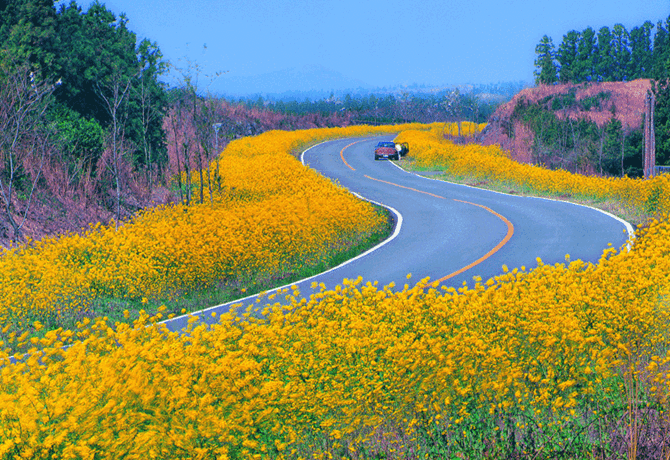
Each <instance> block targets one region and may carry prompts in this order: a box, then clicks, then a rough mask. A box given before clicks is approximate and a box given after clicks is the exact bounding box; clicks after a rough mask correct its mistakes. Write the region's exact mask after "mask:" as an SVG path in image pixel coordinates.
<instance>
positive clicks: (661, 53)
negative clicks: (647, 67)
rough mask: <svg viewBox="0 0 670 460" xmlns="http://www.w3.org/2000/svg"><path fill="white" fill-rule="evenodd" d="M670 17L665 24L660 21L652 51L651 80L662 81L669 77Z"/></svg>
mask: <svg viewBox="0 0 670 460" xmlns="http://www.w3.org/2000/svg"><path fill="white" fill-rule="evenodd" d="M669 29H670V16H669V17H668V18H667V19H666V20H665V23H663V22H662V21H658V23H657V24H656V35H654V46H653V50H652V64H651V75H650V76H651V78H653V79H656V80H661V79H664V78H667V77H668V74H667V67H666V64H667V62H668V61H669V60H670V33H669V32H668V30H669Z"/></svg>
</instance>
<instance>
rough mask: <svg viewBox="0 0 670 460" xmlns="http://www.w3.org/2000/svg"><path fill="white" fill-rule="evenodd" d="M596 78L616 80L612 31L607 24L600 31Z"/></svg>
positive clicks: (599, 79)
mask: <svg viewBox="0 0 670 460" xmlns="http://www.w3.org/2000/svg"><path fill="white" fill-rule="evenodd" d="M597 47H598V49H597V53H596V57H597V62H596V66H595V67H596V80H597V81H613V80H614V58H613V56H612V32H611V31H610V28H609V27H607V26H605V27H602V28H601V29H600V30H599V31H598V45H597Z"/></svg>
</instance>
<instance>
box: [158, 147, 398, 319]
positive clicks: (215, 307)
mask: <svg viewBox="0 0 670 460" xmlns="http://www.w3.org/2000/svg"><path fill="white" fill-rule="evenodd" d="M334 140H340V139H330V140H326V141H323V142H320V143H318V144H315V145H313V146H312V147H310V148H308V149H307V150H305V151H303V152H302V153H301V154H300V161H301V162H302V164H303V165H304V166H307V165H305V163H304V155H305V153H306V152H307V151H308V150H310V149H311V148H313V147H316V146H318V145H321V144H325V143H327V142H332V141H334ZM349 193H352V194H353V195H355V196H356V197H358V198H359V199H361V200H364V201H367V202H369V203H372V204H376V205H377V206H382V207H384V208H386V209H388V210H389V211H391V212H392V213H393V214H395V217H396V224H395V230H394V231H393V234H392V235H391V236H390V237H388V238H386V239H385V240H384V241H382V242H381V243H379V244H377V245H376V246H374V247H372V248H370V249H368V250H367V251H365V252H364V253H362V254H359V255H357V256H356V257H354V258H353V259H349V260H347V261H345V262H342V263H341V264H340V265H338V266H336V267H333V268H330V269H328V270H326V271H325V272H321V273H317V274H316V275H312V276H310V277H308V278H303V279H301V280H298V281H294V282H292V283H289V284H285V285H283V286H279V287H276V288H272V289H270V290H268V291H265V292H264V294H263V296H267V295H270V294H272V293H275V292H278V291H281V290H282V289H286V288H289V287H291V286H293V285H294V284H299V283H304V282H307V281H309V280H311V279H313V278H316V277H318V276H321V275H325V274H326V273H330V272H332V271H335V270H338V269H340V268H342V267H344V266H345V265H348V264H350V263H352V262H354V261H356V260H358V259H361V258H363V257H365V256H367V255H368V254H370V253H372V252H374V251H376V250H377V249H379V248H381V247H382V246H385V245H387V244H388V243H390V242H391V241H393V240H394V239H395V238H396V237H397V236H398V235H399V234H400V229H401V227H402V222H403V218H402V214H400V212H398V210H396V209H395V208H392V207H391V206H387V205H385V204H382V203H378V202H376V201H373V200H369V199H367V198H365V197H364V196H361V195H359V194H358V193H356V192H352V191H351V190H350V191H349ZM259 295H260V294H252V295H248V296H246V297H243V298H241V299H237V300H231V301H230V302H225V303H222V304H220V305H214V306H213V307H207V308H205V309H204V310H198V311H194V312H191V313H186V314H184V315H180V316H176V317H174V318H169V319H166V320H164V321H160V322H158V323H156V324H167V323H169V322H172V321H176V320H178V319H181V318H189V317H192V316H200V315H206V314H207V312H209V311H212V310H215V309H218V308H221V307H225V306H226V305H230V306H233V305H236V304H243V303H244V302H245V301H247V300H249V299H253V298H254V297H259Z"/></svg>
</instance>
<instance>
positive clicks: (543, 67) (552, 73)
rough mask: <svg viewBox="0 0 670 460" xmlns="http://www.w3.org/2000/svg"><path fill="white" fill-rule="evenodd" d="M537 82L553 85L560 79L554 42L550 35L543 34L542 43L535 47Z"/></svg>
mask: <svg viewBox="0 0 670 460" xmlns="http://www.w3.org/2000/svg"><path fill="white" fill-rule="evenodd" d="M535 54H537V58H536V59H535V67H536V70H535V72H534V74H535V83H536V84H542V85H551V84H553V83H556V82H557V81H558V77H557V72H558V71H557V69H556V64H555V63H554V60H555V54H556V53H555V47H554V42H553V41H552V40H551V38H549V37H548V36H546V35H545V36H543V37H542V40H540V43H539V44H538V45H537V46H536V47H535Z"/></svg>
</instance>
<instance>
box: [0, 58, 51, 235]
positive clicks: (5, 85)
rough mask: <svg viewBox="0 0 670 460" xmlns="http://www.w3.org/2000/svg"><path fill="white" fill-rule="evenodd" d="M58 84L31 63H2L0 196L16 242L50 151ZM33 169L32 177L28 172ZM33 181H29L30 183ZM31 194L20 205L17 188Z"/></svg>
mask: <svg viewBox="0 0 670 460" xmlns="http://www.w3.org/2000/svg"><path fill="white" fill-rule="evenodd" d="M59 84H60V80H59V81H58V82H56V84H52V83H49V82H46V81H42V80H41V79H40V78H39V75H38V74H36V73H35V72H34V71H32V70H31V69H30V67H29V66H28V65H27V64H20V65H16V64H13V63H8V62H4V63H2V64H0V156H1V158H0V161H1V163H0V195H1V198H2V204H3V207H4V211H5V212H4V214H5V217H6V219H7V221H8V222H9V224H10V225H11V227H12V230H13V236H12V241H18V240H19V239H21V238H22V236H23V235H22V231H21V229H22V227H23V225H24V223H25V221H26V218H27V216H28V211H29V209H30V205H31V203H32V199H33V195H34V193H35V188H36V187H37V183H38V181H39V179H40V176H41V173H42V168H43V166H44V161H45V156H46V155H47V151H48V142H49V134H50V126H49V125H48V124H47V123H46V120H45V113H46V110H47V108H48V107H49V104H50V103H51V95H52V93H53V91H54V89H55V88H56V86H57V85H59ZM27 163H31V164H32V165H33V166H36V168H33V172H32V177H28V176H29V175H28V174H27V172H26V171H25V169H24V168H25V166H26V164H27ZM26 182H29V184H26ZM19 186H20V188H21V191H22V192H23V193H24V194H25V195H26V196H27V198H24V205H23V209H22V210H21V211H19V209H18V208H17V200H18V197H17V196H16V192H17V188H19Z"/></svg>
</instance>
